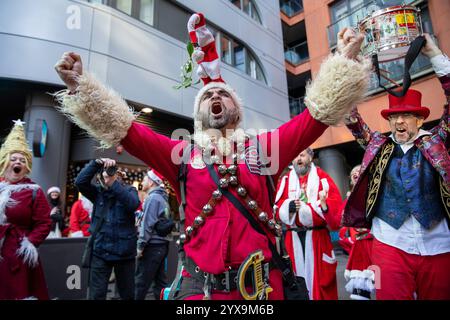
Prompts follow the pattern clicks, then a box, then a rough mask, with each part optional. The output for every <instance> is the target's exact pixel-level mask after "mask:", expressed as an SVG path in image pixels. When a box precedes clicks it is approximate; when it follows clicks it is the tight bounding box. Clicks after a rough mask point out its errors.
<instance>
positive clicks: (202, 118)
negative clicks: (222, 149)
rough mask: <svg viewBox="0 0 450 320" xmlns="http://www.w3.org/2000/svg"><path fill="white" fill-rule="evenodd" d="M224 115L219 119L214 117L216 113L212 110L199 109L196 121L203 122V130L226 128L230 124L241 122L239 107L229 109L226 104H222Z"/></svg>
mask: <svg viewBox="0 0 450 320" xmlns="http://www.w3.org/2000/svg"><path fill="white" fill-rule="evenodd" d="M222 108H223V111H222V116H221V117H220V118H218V119H215V118H214V115H213V114H212V113H211V110H208V111H199V112H198V113H197V115H196V116H195V120H196V122H200V123H201V124H202V129H203V130H208V129H219V130H220V129H222V128H225V127H226V126H227V125H229V124H237V123H238V122H239V110H238V108H232V109H228V108H226V107H225V106H222Z"/></svg>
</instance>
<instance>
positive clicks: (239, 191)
mask: <svg viewBox="0 0 450 320" xmlns="http://www.w3.org/2000/svg"><path fill="white" fill-rule="evenodd" d="M237 193H238V195H240V196H241V197H242V198H244V197H245V196H246V195H247V190H245V188H244V187H242V186H241V187H239V188H237Z"/></svg>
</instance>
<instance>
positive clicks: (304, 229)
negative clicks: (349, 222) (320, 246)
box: [286, 226, 327, 232]
mask: <svg viewBox="0 0 450 320" xmlns="http://www.w3.org/2000/svg"><path fill="white" fill-rule="evenodd" d="M326 228H327V227H326V226H317V227H295V228H289V229H286V231H296V232H305V231H311V230H320V229H326Z"/></svg>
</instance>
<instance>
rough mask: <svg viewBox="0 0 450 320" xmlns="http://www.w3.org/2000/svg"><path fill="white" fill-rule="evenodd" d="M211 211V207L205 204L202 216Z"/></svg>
mask: <svg viewBox="0 0 450 320" xmlns="http://www.w3.org/2000/svg"><path fill="white" fill-rule="evenodd" d="M212 210H213V207H212V206H211V205H210V204H209V203H207V204H205V205H204V206H203V209H202V211H203V213H204V214H209V213H211V212H212Z"/></svg>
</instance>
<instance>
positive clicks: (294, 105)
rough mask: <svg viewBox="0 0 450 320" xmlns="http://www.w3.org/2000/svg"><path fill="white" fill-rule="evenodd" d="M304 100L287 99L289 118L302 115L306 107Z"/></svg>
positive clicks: (301, 98)
mask: <svg viewBox="0 0 450 320" xmlns="http://www.w3.org/2000/svg"><path fill="white" fill-rule="evenodd" d="M304 98H305V97H300V98H294V97H289V111H290V114H291V118H293V117H295V116H296V115H298V114H300V113H302V112H303V111H304V110H305V109H306V105H305V103H304V102H303V99H304Z"/></svg>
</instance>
